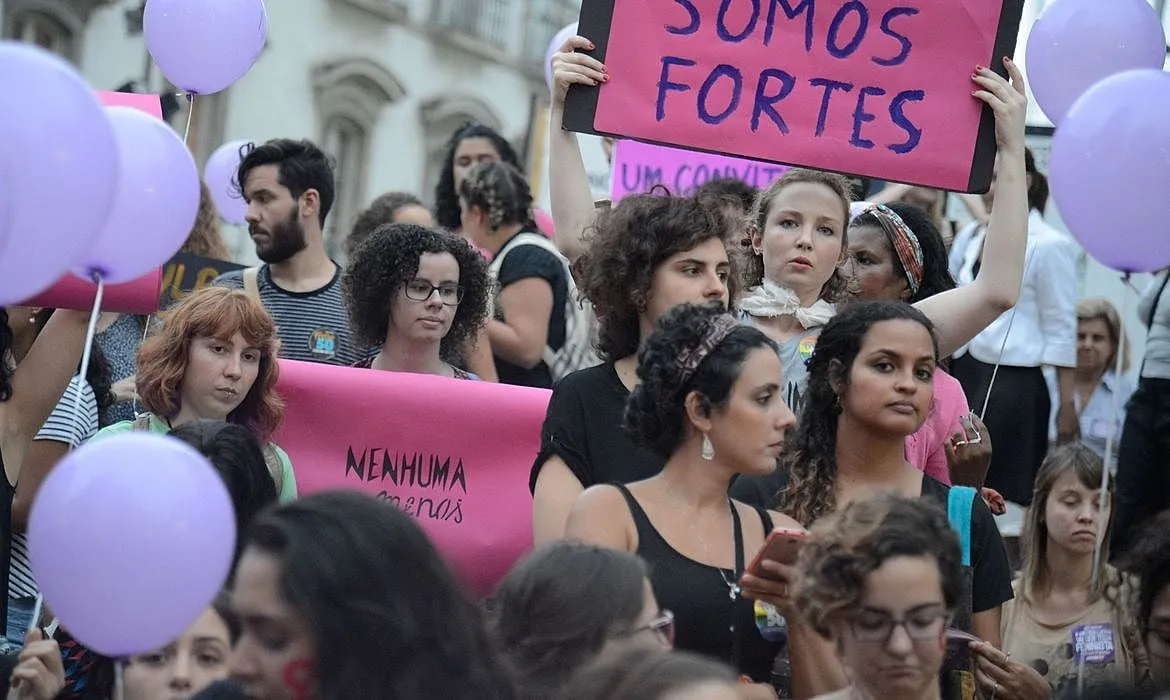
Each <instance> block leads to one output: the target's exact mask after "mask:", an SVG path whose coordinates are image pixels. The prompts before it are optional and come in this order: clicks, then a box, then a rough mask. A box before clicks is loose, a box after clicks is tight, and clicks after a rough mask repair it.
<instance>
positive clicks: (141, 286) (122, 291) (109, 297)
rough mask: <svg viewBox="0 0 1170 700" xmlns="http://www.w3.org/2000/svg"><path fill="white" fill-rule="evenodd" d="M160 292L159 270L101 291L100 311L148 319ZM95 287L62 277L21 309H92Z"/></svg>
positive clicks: (73, 277)
mask: <svg viewBox="0 0 1170 700" xmlns="http://www.w3.org/2000/svg"><path fill="white" fill-rule="evenodd" d="M161 289H162V269H161V268H160V269H158V270H155V271H154V272H151V273H148V274H145V275H143V276H142V277H139V278H138V279H133V280H130V281H129V282H123V283H122V284H111V285H106V288H105V289H104V290H103V291H102V310H103V311H117V312H118V313H124V314H140V315H143V316H146V315H149V314H152V313H154V312H155V311H158V307H159V295H160V293H161ZM95 296H97V285H96V284H94V283H93V282H90V281H89V280H84V279H81V278H80V277H77V276H76V275H65V276H64V277H62V278H61V279H60V280H58V281H57V283H56V284H54V285H53V286H52V287H49V288H48V289H47V290H45V291H43V292H41V293H40V294H38V295H37V296H36V297H34V298H32V299H29V300H28V301H25V302H21V306H39V307H42V308H46V309H81V310H85V309H92V308H93V300H94V297H95Z"/></svg>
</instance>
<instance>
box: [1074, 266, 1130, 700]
mask: <svg viewBox="0 0 1170 700" xmlns="http://www.w3.org/2000/svg"><path fill="white" fill-rule="evenodd" d="M1129 276H1130V273H1128V272H1126V273H1125V276H1124V278H1123V279H1122V281H1123V282H1124V283H1125V284H1126V285H1127V286H1131V285H1130V281H1129ZM1127 313H1129V295H1128V294H1124V295H1122V300H1121V320H1120V322H1119V325H1118V331H1117V357H1116V366H1115V367H1114V369H1113V371H1114V377H1115V378H1120V377H1121V373H1122V372H1123V371H1124V370H1123V368H1122V367H1123V365H1122V358H1124V357H1125V318H1126V314H1127ZM1120 394H1121V392H1119V391H1114V392H1113V397H1112V398H1113V407H1112V410H1111V412H1110V415H1109V420H1110V425H1112V426H1113V428H1112V430H1110V431H1109V434H1108V435H1107V436H1106V437H1105V466H1104V468H1103V469H1102V470H1101V491H1100V493H1099V494H1098V496H1097V499H1098V500H1097V512H1098V513H1100V514H1104V513H1109V511H1107V510H1106V508H1108V507H1109V477H1110V476H1111V474H1110V472H1111V470H1112V468H1113V467H1112V465H1113V450H1114V448H1115V447H1116V446H1117V418H1118V412H1119V411H1120V408H1121V405H1120V404H1121V401H1120ZM1112 516H1113V514H1112V513H1109V515H1107V516H1105V518H1106V519H1105V523H1103V524H1099V525H1098V526H1097V542H1096V544H1095V545H1094V547H1093V578H1091V579H1090V581H1092V582H1093V587H1094V593H1096V590H1095V589H1096V585H1097V577H1098V576H1099V575H1100V571H1101V567H1102V566H1103V564H1104V563H1103V562H1102V561H1101V555H1102V553H1103V552H1104V549H1105V532H1106V531H1107V530H1108V529H1109V527H1108V524H1109V518H1111V517H1112ZM1099 517H1100V516H1099ZM1073 641H1074V643H1075V642H1076V640H1073ZM1085 656H1086V654H1084V653H1081V654H1080V658H1079V659H1078V660H1077V695H1078V696H1079V695H1082V694H1083V693H1084V691H1085Z"/></svg>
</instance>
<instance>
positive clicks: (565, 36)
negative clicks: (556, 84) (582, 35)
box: [544, 22, 577, 90]
mask: <svg viewBox="0 0 1170 700" xmlns="http://www.w3.org/2000/svg"><path fill="white" fill-rule="evenodd" d="M573 36H577V23H576V22H573V23H572V24H570V25H568V26H567V27H562V28H561V31H559V32H557V33H556V35H555V36H553V38H552V41H550V42H548V50H547V51H545V52H544V81H545V82H546V83H548V87H549V89H550V90H551V89H552V84H553V77H552V58H553V54H555V53H556V52H557V51H559V50H560V48H561V45H562V44H564V43H565V42H566V41H568V40H569V37H573Z"/></svg>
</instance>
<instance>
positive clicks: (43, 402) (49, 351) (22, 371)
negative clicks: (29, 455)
mask: <svg viewBox="0 0 1170 700" xmlns="http://www.w3.org/2000/svg"><path fill="white" fill-rule="evenodd" d="M88 325H89V312H88V311H69V310H66V309H59V310H57V311H55V312H54V313H53V315H52V317H51V318H49V322H48V323H46V324H45V327H44V329H43V330H41V333H40V335H39V336H37V339H36V342H34V343H33V346H32V348H30V349H29V351H28V355H26V356H25V358H24V360H23V361H21V363H20V366H19V367H17V368H16V373H15V374H14V375H13V376H12V399H11V400H10V401H9V403H8V405H7V406H6V407H5V412H4V417H5V421H6V425H5V426H4V430H5V432H4V433H3V434H2V435H0V438H2V439H3V440H4V442H5V443H7V444H8V446H10V447H11V446H12V445H13V442H12V441H14V440H15V441H16V443H15V444H18V445H20V447H19V448H18V449H17V450H15V452H16V454H12V455H7V454H6V455H5V456H10V457H12V458H14V459H17V460H18V462H19V459H20V458H23V455H24V446H25V445H26V444H27V441H30V440H32V437H33V436H34V435H36V434H37V431H38V430H40V429H41V426H42V425H44V424H45V420H47V419H48V417H49V414H50V413H52V412H53V407H55V406H56V405H57V402H58V401H60V400H61V397H62V396H63V395H64V394H65V388H66V387H67V386H69V380H70V379H72V378H73V375H74V374H77V366H78V364H80V362H81V351H82V348H83V346H84V344H85V329H86V328H87V326H88Z"/></svg>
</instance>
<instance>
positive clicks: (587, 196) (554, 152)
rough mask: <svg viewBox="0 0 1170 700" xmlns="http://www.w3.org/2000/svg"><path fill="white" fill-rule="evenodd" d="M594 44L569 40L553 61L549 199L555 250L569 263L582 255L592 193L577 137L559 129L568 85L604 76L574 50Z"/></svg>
mask: <svg viewBox="0 0 1170 700" xmlns="http://www.w3.org/2000/svg"><path fill="white" fill-rule="evenodd" d="M593 48H594V47H593V42H591V41H589V40H588V39H586V38H584V37H580V36H574V37H569V39H567V40H566V41H565V43H564V44H563V45H562V46H561V48H560V50H559V51H558V52H557V53H555V54H554V55H553V58H552V73H553V87H552V107H551V109H550V112H549V126H548V129H549V172H548V180H549V197H550V200H551V202H550V204H551V207H552V217H553V224H554V226H555V228H556V231H557V234H556V241H557V246H559V247H560V249H561V252H562V253H564V254H565V257H566V258H568V259H569V260H576V259H577V257H578V256H580V255H581V253H583V252H585V243H584V241H583V240H582V238H583V234H584V232H585V229H586V227H588V226H589V224H591V223H592V222H593V213H594V209H593V191H592V190H591V189H590V188H589V175H588V174H587V173H586V172H585V161H584V160H583V159H582V158H581V146H580V144H578V143H577V134H575V133H573V132H572V131H567V130H565V129H563V128H561V123H562V122H563V121H564V118H565V95H566V94H567V93H568V92H569V86H570V85H574V84H576V85H597V84H599V82H604V81H605V80H606V79H607V76H606V75H605V72H604V66H602V65H601V62H600V61H598V60H597V59H595V58H592V57H590V56H587V55H585V54H583V53H577V52H576V49H586V50H591V49H593Z"/></svg>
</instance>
